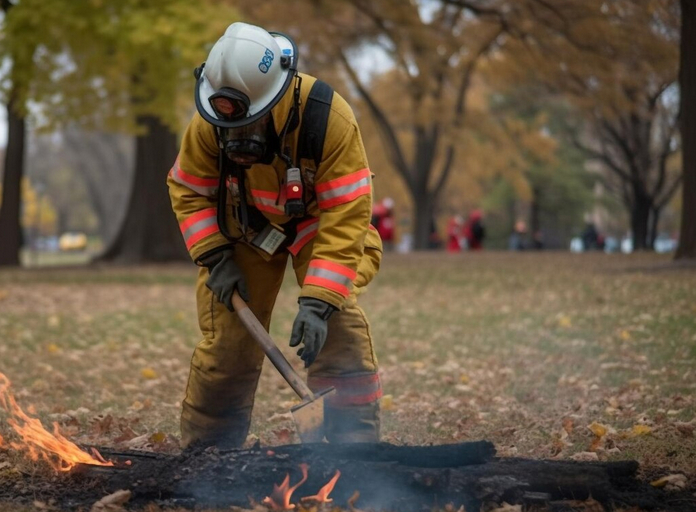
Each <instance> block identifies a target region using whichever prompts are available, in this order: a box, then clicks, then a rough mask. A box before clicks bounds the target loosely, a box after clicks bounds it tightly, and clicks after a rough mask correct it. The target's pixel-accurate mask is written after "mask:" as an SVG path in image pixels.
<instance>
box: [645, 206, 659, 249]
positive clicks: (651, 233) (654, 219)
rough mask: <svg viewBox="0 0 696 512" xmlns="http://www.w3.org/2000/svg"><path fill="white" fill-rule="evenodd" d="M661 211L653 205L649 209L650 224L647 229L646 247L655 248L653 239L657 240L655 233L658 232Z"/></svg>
mask: <svg viewBox="0 0 696 512" xmlns="http://www.w3.org/2000/svg"><path fill="white" fill-rule="evenodd" d="M661 213H662V208H658V207H653V208H652V209H651V211H650V226H649V230H648V249H653V250H654V249H655V240H657V235H658V234H659V232H658V228H659V227H660V214H661Z"/></svg>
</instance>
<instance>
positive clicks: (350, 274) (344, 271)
mask: <svg viewBox="0 0 696 512" xmlns="http://www.w3.org/2000/svg"><path fill="white" fill-rule="evenodd" d="M356 276H357V273H356V272H355V271H354V270H351V269H350V268H348V267H346V266H344V265H339V264H338V263H334V262H332V261H326V260H312V261H310V262H309V269H308V270H307V275H306V276H305V280H304V284H311V285H314V286H321V287H322V288H328V289H329V290H333V291H334V292H337V293H340V294H341V295H343V296H344V297H348V295H350V288H351V286H352V284H353V279H355V277H356Z"/></svg>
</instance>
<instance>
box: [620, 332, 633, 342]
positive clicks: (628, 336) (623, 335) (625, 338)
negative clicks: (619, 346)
mask: <svg viewBox="0 0 696 512" xmlns="http://www.w3.org/2000/svg"><path fill="white" fill-rule="evenodd" d="M619 337H620V338H621V339H622V340H623V341H629V340H630V339H631V333H630V332H629V331H627V330H626V329H623V330H622V331H621V334H619Z"/></svg>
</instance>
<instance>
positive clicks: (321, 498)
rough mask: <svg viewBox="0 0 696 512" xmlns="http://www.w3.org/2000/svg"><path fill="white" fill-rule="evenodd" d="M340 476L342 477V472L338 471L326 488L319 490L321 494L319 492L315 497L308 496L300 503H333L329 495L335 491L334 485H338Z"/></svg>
mask: <svg viewBox="0 0 696 512" xmlns="http://www.w3.org/2000/svg"><path fill="white" fill-rule="evenodd" d="M339 476H341V472H340V471H339V470H338V469H337V470H336V474H335V475H334V476H333V478H332V479H331V480H329V481H328V482H327V483H326V485H325V486H324V487H322V488H321V489H319V492H317V493H316V494H315V495H314V496H306V497H304V498H302V499H301V500H300V501H303V502H304V501H316V502H317V503H329V502H332V501H333V500H332V499H331V498H329V494H331V491H333V488H334V485H336V482H337V481H338V477H339Z"/></svg>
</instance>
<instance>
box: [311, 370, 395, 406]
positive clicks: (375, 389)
mask: <svg viewBox="0 0 696 512" xmlns="http://www.w3.org/2000/svg"><path fill="white" fill-rule="evenodd" d="M307 384H308V385H309V387H310V388H311V389H312V391H314V392H318V391H322V390H324V389H326V388H330V387H332V386H333V387H334V388H336V393H334V394H332V395H330V396H328V397H326V400H325V403H326V405H328V406H330V407H346V406H351V405H364V404H369V403H372V402H376V401H377V400H379V399H380V398H382V383H381V382H380V379H379V375H378V374H376V373H371V374H368V375H347V376H343V377H309V378H308V379H307Z"/></svg>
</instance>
